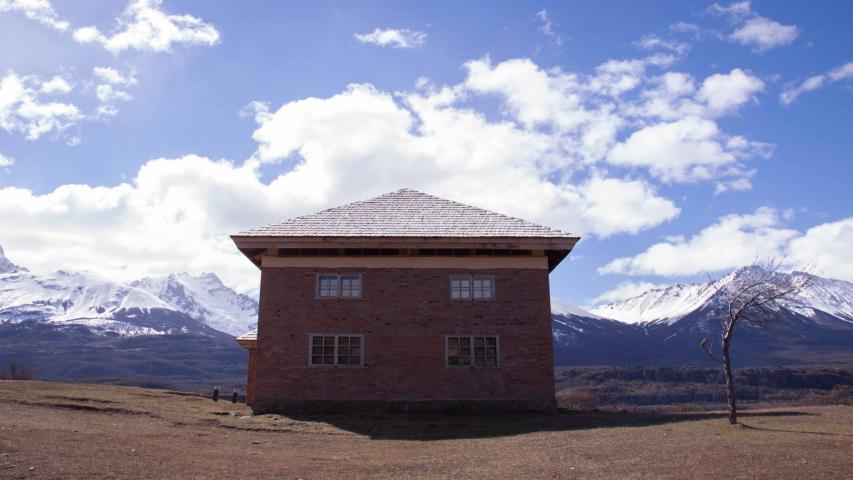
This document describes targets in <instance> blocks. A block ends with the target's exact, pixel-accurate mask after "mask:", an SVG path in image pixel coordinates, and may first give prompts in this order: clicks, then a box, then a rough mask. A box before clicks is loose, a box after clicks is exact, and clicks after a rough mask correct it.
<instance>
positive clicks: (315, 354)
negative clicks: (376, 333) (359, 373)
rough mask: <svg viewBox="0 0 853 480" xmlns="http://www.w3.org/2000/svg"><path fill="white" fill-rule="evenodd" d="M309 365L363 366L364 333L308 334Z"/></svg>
mask: <svg viewBox="0 0 853 480" xmlns="http://www.w3.org/2000/svg"><path fill="white" fill-rule="evenodd" d="M308 365H310V366H312V367H363V366H364V335H360V334H354V333H346V334H325V333H312V334H309V335H308Z"/></svg>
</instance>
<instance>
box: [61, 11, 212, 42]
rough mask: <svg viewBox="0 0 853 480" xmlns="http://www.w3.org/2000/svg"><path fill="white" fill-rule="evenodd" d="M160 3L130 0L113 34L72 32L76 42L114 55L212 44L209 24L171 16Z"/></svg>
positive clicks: (95, 30)
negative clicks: (92, 45) (95, 44)
mask: <svg viewBox="0 0 853 480" xmlns="http://www.w3.org/2000/svg"><path fill="white" fill-rule="evenodd" d="M162 3H163V1H162V0H131V2H130V3H129V4H128V5H127V8H126V9H125V11H124V13H123V14H122V16H121V17H120V18H119V19H117V23H118V25H117V27H116V29H115V33H112V34H108V35H106V34H104V33H102V32H101V31H100V30H99V29H98V28H97V27H94V26H87V27H82V28H78V29H77V30H75V31H74V35H73V36H74V40H76V41H78V42H80V43H99V44H101V45H103V46H104V48H106V49H107V50H108V51H110V52H112V53H114V54H118V53H121V52H123V51H125V50H131V49H133V50H139V51H152V52H169V51H171V50H172V46H173V45H215V44H217V43H219V32H218V31H217V30H216V27H215V26H213V25H212V24H209V23H206V22H205V21H203V20H202V19H200V18H197V17H193V16H192V15H188V14H183V15H173V14H169V13H166V12H165V11H163V10H162V8H161V7H162Z"/></svg>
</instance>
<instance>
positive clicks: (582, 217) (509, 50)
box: [0, 0, 853, 306]
mask: <svg viewBox="0 0 853 480" xmlns="http://www.w3.org/2000/svg"><path fill="white" fill-rule="evenodd" d="M851 20H853V5H851V4H850V2H821V3H819V4H816V3H814V2H752V3H749V2H734V3H725V2H721V3H713V2H683V1H672V2H663V1H661V2H650V3H646V2H615V1H614V2H554V3H550V2H540V3H526V2H515V3H506V4H501V3H496V2H407V3H405V4H402V3H399V4H388V3H379V2H358V3H354V2H292V3H291V2H193V1H178V0H165V1H163V2H158V1H154V0H147V1H146V0H134V1H130V2H128V1H127V0H121V1H116V2H107V1H104V2H88V1H82V0H80V1H75V0H65V1H62V2H53V4H52V5H51V3H50V2H47V1H41V2H39V1H26V0H0V82H2V83H0V245H3V246H4V247H5V249H6V251H7V254H8V255H9V257H10V258H12V259H13V260H15V261H17V262H18V263H22V264H25V265H29V266H31V267H33V268H37V269H39V268H41V269H50V268H79V269H88V270H91V271H95V272H99V273H102V274H104V275H106V276H110V277H113V278H117V279H122V280H130V279H133V278H137V277H139V276H143V275H156V274H163V273H168V272H174V271H190V272H192V273H198V272H202V271H215V272H217V273H219V274H220V276H221V277H222V278H223V279H224V280H225V281H226V282H227V283H229V284H231V285H233V286H235V287H237V288H239V289H241V290H249V289H252V288H254V286H255V285H256V284H257V277H258V275H257V272H256V270H254V267H252V266H251V265H249V264H248V262H247V261H245V260H244V259H242V258H241V257H240V256H239V254H238V253H237V252H236V250H235V249H234V248H233V245H232V244H231V243H230V241H229V240H228V237H227V235H228V234H230V233H234V232H236V231H238V230H239V229H242V228H247V227H252V226H255V225H257V224H262V223H268V222H272V221H276V220H279V219H282V218H286V217H290V216H294V215H298V214H304V213H310V212H313V211H316V210H319V209H322V208H326V207H329V206H334V205H338V204H341V203H346V202H349V201H353V200H358V199H363V198H368V197H371V196H374V195H377V194H381V193H384V192H387V191H392V190H396V189H398V188H402V187H410V188H416V189H419V190H422V191H425V192H428V193H433V194H436V195H439V196H443V197H447V198H452V199H456V200H460V201H463V202H467V203H471V204H474V205H478V206H482V207H485V208H489V209H492V210H497V211H501V212H505V213H508V214H512V215H516V216H521V217H524V218H528V219H530V220H533V221H537V222H539V223H544V224H548V225H552V226H556V227H560V228H563V229H565V230H569V231H573V232H578V233H580V234H581V235H583V237H584V238H583V240H582V242H581V243H580V244H579V245H578V246H577V248H576V249H575V251H574V252H573V253H572V255H571V257H570V258H571V260H570V261H567V262H565V263H564V264H563V265H562V266H560V267H559V268H558V269H557V270H556V271H555V272H554V273H553V274H552V278H551V284H552V291H553V293H554V294H555V296H557V297H559V298H562V299H565V300H568V301H570V302H572V303H575V304H579V305H584V306H591V305H594V304H596V303H600V302H603V301H608V300H610V301H612V300H619V299H622V298H625V297H627V296H629V295H631V294H636V293H639V291H641V290H642V289H643V288H648V287H650V286H653V285H663V284H670V283H673V282H683V281H693V280H697V279H704V278H705V277H706V276H708V275H719V274H721V273H722V272H725V271H727V270H729V269H732V268H735V267H737V266H740V265H743V264H746V263H749V262H751V261H753V260H754V259H756V258H757V259H762V258H767V257H776V258H784V261H785V264H786V266H787V267H788V268H792V269H793V268H799V267H802V266H804V265H813V266H815V267H816V269H817V270H818V271H819V272H821V273H823V274H824V275H827V276H831V277H836V278H842V279H846V280H853V249H851V248H850V247H849V245H851V244H853V212H851V201H850V194H849V181H850V179H851V168H853V167H851V160H853V159H851V155H853V153H851V152H853V139H852V138H851V135H850V132H851V128H850V125H852V124H853V122H851V116H853V114H851V111H853V109H851V107H853V63H850V62H853V32H851V30H850V28H849V25H850V24H851ZM93 27H94V28H93Z"/></svg>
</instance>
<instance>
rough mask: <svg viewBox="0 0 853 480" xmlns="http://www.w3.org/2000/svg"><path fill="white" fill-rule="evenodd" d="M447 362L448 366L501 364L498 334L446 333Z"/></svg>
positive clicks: (494, 365)
mask: <svg viewBox="0 0 853 480" xmlns="http://www.w3.org/2000/svg"><path fill="white" fill-rule="evenodd" d="M445 357H446V361H445V364H446V365H447V366H448V367H497V366H500V360H499V358H500V344H499V342H498V336H497V335H446V336H445Z"/></svg>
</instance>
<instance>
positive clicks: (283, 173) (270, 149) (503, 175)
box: [0, 57, 750, 288]
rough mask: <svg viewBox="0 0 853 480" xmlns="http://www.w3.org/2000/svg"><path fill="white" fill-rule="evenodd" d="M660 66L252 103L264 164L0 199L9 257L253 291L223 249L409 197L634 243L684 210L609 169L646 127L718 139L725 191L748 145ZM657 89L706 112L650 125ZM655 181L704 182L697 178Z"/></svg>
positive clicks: (234, 257)
mask: <svg viewBox="0 0 853 480" xmlns="http://www.w3.org/2000/svg"><path fill="white" fill-rule="evenodd" d="M666 64H667V63H666V61H662V60H661V59H660V58H657V57H648V58H644V59H636V60H630V59H629V60H612V61H609V62H606V63H605V64H604V65H603V66H602V67H601V68H597V69H594V70H593V72H591V73H590V74H579V73H574V72H564V71H561V70H558V69H543V68H541V67H539V66H538V65H536V64H535V63H533V62H532V61H530V60H528V59H517V60H508V61H505V62H500V63H492V62H491V61H490V60H489V59H480V60H475V61H472V62H468V63H467V64H466V65H465V78H464V79H463V80H462V81H461V82H460V83H458V84H453V85H444V86H438V85H434V84H432V83H431V82H430V81H429V80H426V79H423V80H419V81H418V84H417V88H416V89H414V90H412V91H400V92H388V91H383V90H382V89H379V88H377V87H375V86H373V85H369V84H354V85H350V86H348V87H347V88H346V89H344V90H343V91H341V92H339V93H337V94H335V95H331V96H328V97H323V98H313V97H311V98H303V99H298V100H293V101H289V102H286V103H284V104H277V105H276V104H274V103H270V102H260V101H256V102H252V103H251V104H250V105H249V106H248V107H247V108H245V109H244V111H243V112H242V113H241V114H242V115H245V116H248V117H251V118H253V119H254V121H255V122H257V128H256V129H255V131H254V133H253V138H254V140H255V141H256V142H257V149H256V151H255V153H254V154H253V155H252V157H251V158H250V159H249V160H247V161H246V162H244V163H243V164H242V165H237V164H232V163H230V162H227V161H215V160H211V159H207V158H202V157H197V156H193V155H187V156H185V157H181V158H173V159H155V160H151V161H149V162H147V163H146V164H145V165H144V166H143V167H142V168H141V169H140V170H139V172H138V174H137V175H136V176H135V178H134V179H133V180H132V181H130V182H128V183H126V184H120V185H114V186H95V187H92V186H86V185H65V186H61V187H59V188H57V189H56V190H54V191H53V192H49V193H44V194H36V193H33V192H31V191H27V190H23V189H17V188H6V189H2V190H0V232H3V233H2V234H0V244H4V245H8V247H9V249H10V250H12V249H17V250H20V251H22V252H24V254H26V253H31V254H32V255H30V256H32V257H33V258H34V260H33V262H35V263H36V265H34V266H35V267H39V266H41V267H45V268H49V267H53V266H55V265H63V266H68V267H73V268H88V269H90V270H94V271H98V272H100V273H104V274H107V275H110V276H114V277H116V278H134V277H137V276H140V275H149V274H161V273H166V272H169V271H173V270H174V269H175V264H176V259H179V260H177V263H179V264H182V265H186V266H187V267H186V268H187V269H189V270H190V271H192V272H199V271H204V270H214V269H215V270H217V271H218V272H219V271H221V272H222V275H223V277H224V278H226V280H227V281H228V282H229V283H231V284H233V285H236V286H238V287H240V288H243V287H251V286H252V285H251V284H253V283H254V282H256V281H257V280H256V279H257V273H256V270H255V269H254V267H253V266H251V264H249V262H247V261H245V259H242V258H241V257H240V255H239V253H237V252H236V251H235V249H234V248H233V245H231V242H230V240H229V239H228V237H227V235H228V234H231V233H234V232H236V231H239V230H241V229H243V228H247V227H251V226H255V225H258V224H264V223H270V222H274V221H278V220H281V219H284V218H287V217H291V216H294V215H300V214H305V213H310V212H313V211H317V210H320V209H323V208H327V207H331V206H334V205H338V204H342V203H345V202H349V201H354V200H358V199H363V198H368V197H370V196H373V195H377V194H381V193H384V192H387V191H392V190H396V189H398V188H400V187H404V186H407V187H411V188H416V189H420V190H423V191H426V192H430V193H433V194H436V195H440V196H444V197H447V198H451V199H454V200H457V201H462V202H466V203H469V204H473V205H477V206H480V207H483V208H487V209H491V210H494V211H499V212H504V213H507V214H510V215H514V216H518V217H522V218H527V219H530V220H533V221H536V222H539V223H542V224H546V225H551V226H555V227H558V228H561V229H564V230H567V231H571V232H573V233H580V234H583V235H595V236H599V237H605V236H610V235H617V234H626V233H627V234H631V233H636V232H640V231H642V230H645V229H648V228H652V227H654V226H657V225H660V224H662V223H664V222H667V221H669V220H671V219H673V218H675V217H676V216H677V215H678V214H679V213H680V210H679V208H678V206H677V205H676V203H675V202H674V201H672V200H671V199H668V198H666V197H665V196H662V195H661V194H660V193H659V192H658V184H657V183H656V182H657V180H658V178H657V177H654V176H652V177H645V176H643V175H638V174H637V172H634V171H630V172H627V173H626V171H627V170H628V169H630V168H633V167H632V166H631V165H620V164H614V163H611V162H608V161H607V159H608V157H609V152H610V151H611V150H612V149H614V148H615V146H616V145H617V144H619V143H620V142H621V141H623V140H624V141H628V140H629V139H630V138H631V136H632V134H634V133H636V132H638V131H642V130H643V129H644V128H646V126H651V125H657V124H668V123H677V122H682V123H684V124H686V123H690V122H693V123H694V124H695V127H696V128H697V129H698V130H700V131H701V130H703V129H705V130H707V131H710V132H711V133H710V134H709V135H706V136H707V137H710V138H712V139H713V140H715V141H717V142H718V143H719V144H720V145H721V147H720V148H721V149H722V150H721V152H722V153H721V154H720V155H725V154H726V153H728V154H729V155H731V156H733V157H734V158H735V160H736V161H728V159H727V160H726V161H728V163H729V164H728V165H726V166H725V167H723V166H715V167H714V168H716V170H715V171H718V173H719V174H720V175H723V177H725V175H727V174H726V173H725V171H724V170H726V169H729V168H733V165H736V164H737V163H738V162H739V161H743V160H744V159H745V158H746V157H747V156H748V151H749V148H748V147H749V145H750V141H749V140H746V139H744V138H743V137H739V136H737V135H730V134H727V133H724V132H722V131H721V130H720V128H719V127H718V126H717V125H716V124H715V123H714V121H713V118H715V116H717V115H724V114H728V113H731V112H732V111H735V110H736V108H738V107H739V105H746V104H748V103H749V102H748V101H745V102H740V101H734V100H731V102H734V103H735V104H738V105H735V106H734V107H733V108H732V109H724V110H725V112H720V111H717V110H715V109H713V108H711V107H710V106H709V105H708V104H707V102H704V101H702V100H699V99H698V98H696V95H697V92H698V91H699V90H701V88H699V87H697V85H703V82H701V81H696V80H695V79H693V78H692V77H689V76H675V75H673V76H670V77H669V79H668V80H661V81H660V82H659V81H656V80H653V78H656V77H653V76H650V74H649V73H648V72H649V71H652V69H659V68H661V66H662V65H666ZM93 75H94V76H95V77H96V78H97V79H98V80H99V81H100V82H101V83H100V85H108V86H111V87H113V88H115V89H119V88H124V87H125V84H129V83H132V82H130V81H129V80H127V79H128V78H131V77H132V75H130V74H128V75H124V74H121V73H120V72H111V71H107V70H98V71H95V72H93ZM626 78H627V80H626ZM661 84H666V85H667V86H666V87H665V88H667V89H669V94H670V95H671V96H673V97H679V98H682V99H683V100H685V101H689V102H690V103H691V104H692V105H694V107H691V108H694V109H695V110H696V111H697V112H698V113H696V112H694V113H692V114H688V113H685V112H684V111H680V110H678V109H675V110H674V111H673V113H672V115H673V117H672V118H670V119H668V120H666V121H661V120H659V119H658V117H655V116H653V115H652V114H650V113H649V111H648V110H647V109H646V102H647V99H648V95H646V93H647V92H648V91H650V90H654V89H658V88H663V87H661ZM39 85H40V83H39V84H38V85H36V86H39ZM478 97H479V98H478ZM482 97H489V98H490V99H494V100H496V101H497V105H498V111H499V112H500V115H497V116H492V115H487V114H486V113H484V111H483V110H482V109H481V105H482V100H483V98H482ZM97 112H98V113H97V115H102V116H109V115H110V114H114V112H115V107H114V106H113V105H112V104H106V103H105V104H102V105H100V106H99V107H98V110H97ZM703 122H711V123H710V124H709V123H703ZM687 137H689V135H688V136H687ZM687 140H689V141H688V143H690V142H693V143H697V142H699V143H701V140H702V139H701V136H700V138H699V140H698V141H697V140H695V139H690V138H687ZM673 148H679V147H673ZM699 161H700V160H696V162H699ZM276 167H280V171H279V172H275V169H276ZM645 168H649V169H650V170H653V168H652V166H651V163H649V165H648V166H646V167H645ZM655 168H658V167H655ZM659 168H660V171H661V172H663V170H665V169H666V168H669V169H670V170H672V171H674V172H684V173H682V175H685V176H690V175H695V172H694V170H695V169H693V168H692V167H682V166H679V165H674V166H673V165H670V166H668V167H659ZM655 171H658V170H655ZM666 175H672V174H666ZM663 176H665V175H664V174H663V173H661V178H663ZM702 178H706V177H702ZM707 178H708V180H709V181H719V180H720V178H716V177H714V176H713V175H709V176H708V177H707ZM692 181H698V180H692ZM12 205H25V206H26V207H25V208H23V209H12V207H11V206H12ZM4 225H14V228H4ZM103 232H109V235H104V234H103ZM140 245H143V246H144V247H140ZM36 252H39V253H40V254H39V255H36V254H35V253H36Z"/></svg>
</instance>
